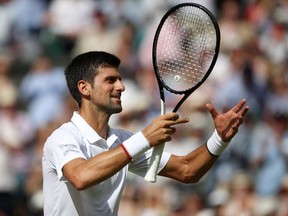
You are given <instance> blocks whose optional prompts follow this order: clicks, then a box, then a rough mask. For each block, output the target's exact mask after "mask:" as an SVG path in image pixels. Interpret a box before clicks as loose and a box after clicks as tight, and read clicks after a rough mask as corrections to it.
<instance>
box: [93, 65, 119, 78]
mask: <svg viewBox="0 0 288 216" xmlns="http://www.w3.org/2000/svg"><path fill="white" fill-rule="evenodd" d="M111 76H113V77H120V73H119V71H118V69H117V68H114V67H106V68H100V69H98V71H97V75H96V77H95V78H97V77H98V78H105V77H111Z"/></svg>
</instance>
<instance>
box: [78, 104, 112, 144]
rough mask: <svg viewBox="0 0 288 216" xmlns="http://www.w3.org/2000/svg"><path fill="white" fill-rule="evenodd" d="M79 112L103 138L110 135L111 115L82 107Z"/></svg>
mask: <svg viewBox="0 0 288 216" xmlns="http://www.w3.org/2000/svg"><path fill="white" fill-rule="evenodd" d="M79 114H80V115H81V116H82V118H83V119H84V120H85V121H86V122H87V123H88V124H89V125H90V126H91V127H92V128H93V129H94V130H95V131H96V132H97V134H98V135H99V136H100V137H102V138H103V139H105V140H106V139H107V136H108V122H109V118H110V115H107V113H99V112H92V111H91V110H90V111H87V110H83V109H80V111H79Z"/></svg>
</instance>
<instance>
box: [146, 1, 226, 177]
mask: <svg viewBox="0 0 288 216" xmlns="http://www.w3.org/2000/svg"><path fill="white" fill-rule="evenodd" d="M190 6H192V7H197V8H199V9H201V10H203V11H204V12H206V14H207V15H208V16H209V17H210V19H211V20H212V23H213V26H214V29H215V33H216V46H215V53H214V56H213V59H212V62H211V64H210V66H209V68H208V70H207V72H206V73H205V75H204V77H203V78H202V79H201V80H200V81H199V82H198V83H197V84H196V85H194V86H193V87H192V88H190V89H188V90H185V91H177V90H174V89H172V88H170V87H169V86H167V85H166V83H165V82H164V81H163V79H162V78H161V76H160V74H159V69H158V65H157V58H156V56H157V54H156V52H157V43H158V38H159V35H160V32H161V29H162V27H163V25H164V23H165V21H166V20H167V18H168V17H169V16H170V14H172V13H173V12H174V11H176V10H178V9H179V8H180V7H190ZM220 40H221V35H220V29H219V25H218V22H217V20H216V18H215V17H214V15H213V14H212V13H211V12H210V11H209V10H208V9H207V8H206V7H204V6H202V5H200V4H197V3H190V2H189V3H181V4H178V5H176V6H174V7H172V8H171V9H169V10H168V11H167V12H166V13H165V14H164V16H163V17H162V19H161V20H160V23H159V25H158V27H157V30H156V33H155V36H154V40H153V50H152V61H153V68H154V72H155V75H156V79H157V82H158V87H159V93H160V102H161V115H163V114H165V94H164V88H165V89H166V90H167V91H169V92H171V93H174V94H184V96H183V97H182V98H181V99H180V101H179V102H178V103H177V105H176V106H175V108H174V109H173V111H172V112H177V111H178V109H179V107H180V106H181V105H182V104H183V102H184V101H185V100H186V99H187V98H188V97H189V96H190V95H191V94H192V93H193V92H194V91H195V90H196V89H197V88H199V87H200V86H201V85H202V84H203V83H204V82H205V80H206V79H207V78H208V76H209V75H210V73H211V71H212V70H213V68H214V65H215V63H216V61H217V58H218V53H219V48H220ZM164 146H165V143H163V144H161V145H158V146H155V147H153V153H152V156H151V159H150V164H149V167H148V170H147V173H146V175H145V178H144V179H145V180H146V181H149V182H151V183H154V182H156V178H157V171H158V167H159V163H160V160H161V156H162V153H163V150H164Z"/></svg>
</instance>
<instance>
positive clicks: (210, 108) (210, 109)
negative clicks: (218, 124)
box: [206, 103, 218, 119]
mask: <svg viewBox="0 0 288 216" xmlns="http://www.w3.org/2000/svg"><path fill="white" fill-rule="evenodd" d="M206 108H207V110H208V111H209V112H210V114H211V116H212V118H213V119H215V118H216V117H217V116H218V112H217V111H216V109H215V107H214V106H213V105H212V104H211V103H207V104H206Z"/></svg>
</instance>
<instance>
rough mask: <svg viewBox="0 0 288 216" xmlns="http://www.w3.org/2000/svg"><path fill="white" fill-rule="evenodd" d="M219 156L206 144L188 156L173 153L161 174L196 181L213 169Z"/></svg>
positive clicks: (190, 181)
mask: <svg viewBox="0 0 288 216" xmlns="http://www.w3.org/2000/svg"><path fill="white" fill-rule="evenodd" d="M217 158H218V157H215V156H213V155H212V154H210V153H209V151H208V150H207V147H206V144H205V145H202V146H201V147H199V148H198V149H196V150H194V151H192V152H191V153H189V154H188V155H186V156H176V155H172V156H171V158H170V160H169V161H168V163H167V165H166V166H165V168H164V169H163V170H162V171H161V172H160V175H162V176H166V177H170V178H173V179H175V180H178V181H180V182H183V183H196V182H198V181H199V180H200V179H201V178H202V177H203V176H204V175H205V174H206V173H207V172H208V171H209V170H210V169H211V167H212V166H213V165H214V164H215V162H216V160H217Z"/></svg>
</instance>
